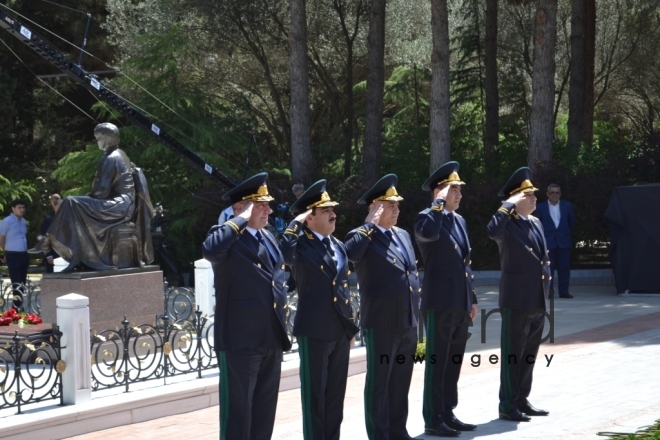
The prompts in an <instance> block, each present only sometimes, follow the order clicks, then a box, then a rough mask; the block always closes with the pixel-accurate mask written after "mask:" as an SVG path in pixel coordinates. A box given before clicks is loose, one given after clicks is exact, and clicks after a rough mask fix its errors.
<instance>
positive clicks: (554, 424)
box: [0, 287, 660, 440]
mask: <svg viewBox="0 0 660 440" xmlns="http://www.w3.org/2000/svg"><path fill="white" fill-rule="evenodd" d="M571 292H572V293H573V294H574V295H575V297H576V298H575V299H573V300H565V299H556V300H555V302H554V343H545V344H543V345H542V347H541V351H540V355H539V360H538V363H537V365H536V368H535V370H534V375H535V378H534V387H533V390H532V395H531V396H530V401H531V402H532V404H534V405H535V406H537V407H539V408H543V409H547V410H549V411H550V416H548V417H535V418H533V419H532V421H531V422H529V423H512V422H505V421H501V420H499V419H498V418H497V415H498V414H497V404H498V398H497V396H498V389H499V364H498V365H492V364H491V363H490V362H489V361H488V358H489V356H490V355H492V354H496V355H499V331H500V329H499V327H500V319H499V315H498V314H497V313H495V314H493V315H492V316H490V317H489V318H488V319H487V321H486V323H485V327H484V328H485V336H486V337H485V342H482V340H481V323H482V318H481V315H480V316H479V317H478V318H477V320H476V321H475V328H474V329H472V330H471V333H473V335H472V337H471V338H470V340H469V341H468V348H467V354H466V358H465V360H464V362H463V368H462V375H461V381H460V383H459V396H460V403H459V406H458V408H457V409H456V411H455V413H456V415H457V416H458V417H459V418H460V419H461V420H463V421H465V422H468V423H475V424H478V425H479V426H478V428H477V431H475V432H473V433H468V432H464V433H463V434H462V435H461V437H460V438H464V439H472V438H492V439H500V438H502V439H504V438H506V439H541V438H542V439H598V438H602V437H598V436H597V433H598V432H603V431H617V432H634V431H635V430H637V429H638V428H639V427H641V426H645V425H648V424H651V423H652V422H653V421H654V420H657V419H660V380H658V371H659V368H660V297H656V296H646V297H617V296H615V295H614V289H613V288H606V287H576V288H574V289H572V290H571ZM478 295H479V298H480V299H479V304H480V308H482V309H484V310H485V312H484V313H488V311H490V310H492V309H494V308H496V305H497V290H496V289H493V288H492V287H482V288H479V290H478ZM548 327H549V326H548V322H546V329H548ZM546 333H547V330H546ZM479 355H480V363H479V365H478V366H477V365H476V364H477V362H476V361H477V359H478V356H479ZM546 357H547V359H551V360H550V361H548V360H546ZM471 360H472V362H471ZM473 364H474V366H473ZM423 379H424V368H423V366H422V365H417V366H416V367H415V370H414V375H413V383H412V387H411V391H410V395H409V405H410V416H409V420H408V431H409V433H410V435H411V436H413V437H416V438H419V439H425V438H434V437H430V436H425V435H424V434H423V432H424V424H423V419H422V392H423ZM364 380H365V375H364V374H359V375H356V376H352V377H350V378H349V381H348V390H347V393H346V399H345V410H344V423H343V425H342V438H343V439H365V438H366V431H365V427H364V410H363V398H362V393H363V388H364ZM0 436H1V434H0ZM182 437H193V438H197V439H206V438H208V439H217V438H218V407H217V406H215V407H211V408H207V409H203V410H199V411H193V412H190V413H186V414H180V415H176V416H169V417H163V418H160V419H155V420H151V421H148V422H143V423H136V424H132V425H126V426H123V427H118V428H113V429H108V430H103V431H98V432H94V433H90V434H86V435H81V436H77V437H71V438H72V439H76V440H83V439H84V440H91V439H106V438H112V439H132V438H135V439H138V438H139V439H152V438H153V439H159V440H167V439H180V438H182ZM273 438H274V439H301V438H302V421H301V409H300V392H299V390H290V391H284V392H281V393H280V397H279V403H278V411H277V420H276V426H275V431H274V435H273Z"/></svg>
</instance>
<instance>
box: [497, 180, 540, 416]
mask: <svg viewBox="0 0 660 440" xmlns="http://www.w3.org/2000/svg"><path fill="white" fill-rule="evenodd" d="M531 176H532V171H531V170H530V169H529V168H527V167H523V168H520V169H519V170H518V171H516V172H515V173H514V174H513V175H512V176H511V178H510V179H509V181H508V182H507V183H506V185H504V187H503V188H502V190H501V191H500V192H499V194H498V197H500V198H502V199H504V200H505V201H504V202H503V203H502V206H501V207H500V209H498V210H497V212H496V213H495V215H494V216H493V218H492V219H491V221H490V223H488V236H489V237H490V238H491V239H493V240H495V241H496V242H497V246H498V247H499V249H500V263H501V266H502V278H501V279H500V300H499V306H500V312H501V314H502V347H501V354H502V356H501V358H500V361H501V370H500V405H499V414H500V419H503V420H511V421H516V422H528V421H529V420H530V418H529V416H546V415H548V411H544V410H540V409H536V408H534V407H533V406H532V405H531V404H530V403H529V400H527V398H528V397H529V394H530V392H531V390H532V372H533V370H534V361H535V360H536V356H537V354H538V351H539V345H540V343H541V337H542V335H543V324H544V322H545V314H544V312H545V310H546V302H547V300H548V288H549V285H550V280H551V278H552V277H551V273H550V259H549V258H548V251H547V247H546V244H545V239H544V237H543V226H542V225H541V222H540V221H539V219H537V218H536V217H533V216H532V215H531V214H532V212H534V209H536V196H535V195H534V191H537V188H534V185H532V182H531V181H530V179H531Z"/></svg>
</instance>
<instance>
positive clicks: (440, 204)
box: [431, 198, 445, 212]
mask: <svg viewBox="0 0 660 440" xmlns="http://www.w3.org/2000/svg"><path fill="white" fill-rule="evenodd" d="M444 210H445V199H443V198H438V199H435V200H434V201H433V203H432V204H431V211H436V212H443V211H444Z"/></svg>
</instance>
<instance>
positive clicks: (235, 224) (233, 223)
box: [223, 217, 248, 234]
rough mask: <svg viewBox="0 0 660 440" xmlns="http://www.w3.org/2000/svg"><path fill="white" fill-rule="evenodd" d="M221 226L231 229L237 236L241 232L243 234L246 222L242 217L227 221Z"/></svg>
mask: <svg viewBox="0 0 660 440" xmlns="http://www.w3.org/2000/svg"><path fill="white" fill-rule="evenodd" d="M223 224H225V225H227V226H229V227H230V228H232V229H233V230H234V231H236V233H237V234H242V233H243V232H245V228H246V227H247V224H248V221H247V220H246V219H244V218H243V217H234V218H233V219H231V220H227V221H226V222H224V223H223Z"/></svg>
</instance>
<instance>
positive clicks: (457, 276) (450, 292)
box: [415, 162, 477, 437]
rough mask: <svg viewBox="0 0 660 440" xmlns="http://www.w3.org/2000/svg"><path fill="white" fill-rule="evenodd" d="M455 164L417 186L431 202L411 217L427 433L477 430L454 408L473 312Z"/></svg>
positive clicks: (474, 298) (467, 245)
mask: <svg viewBox="0 0 660 440" xmlns="http://www.w3.org/2000/svg"><path fill="white" fill-rule="evenodd" d="M458 169H459V165H458V162H447V163H446V164H444V165H442V166H441V167H440V168H438V169H437V170H436V171H435V172H434V173H433V174H432V175H431V177H429V178H428V179H427V180H426V182H425V183H424V185H423V187H422V189H423V190H424V191H432V192H433V203H432V204H431V207H430V208H428V209H425V210H424V211H422V212H420V213H419V214H417V217H416V218H415V239H416V240H417V245H418V246H419V249H420V250H421V251H422V255H423V257H424V282H423V284H422V312H423V313H424V315H425V319H426V329H427V330H426V332H427V338H426V362H425V372H424V404H423V413H424V424H425V428H426V429H425V432H426V434H430V435H437V436H441V437H456V436H458V435H459V434H460V431H473V430H474V429H476V425H471V424H468V423H463V422H461V421H460V420H459V419H458V418H456V416H455V415H454V412H453V410H454V408H456V405H458V378H459V376H460V374H461V363H462V361H463V355H464V354H465V344H466V342H467V338H468V337H467V333H468V329H467V327H468V326H469V325H470V324H471V322H472V320H473V319H474V318H475V317H476V316H477V296H476V294H475V291H474V289H473V287H472V278H473V276H472V269H471V268H470V264H471V261H470V250H471V248H470V240H469V238H468V234H467V228H466V224H465V220H464V219H463V217H461V216H460V215H459V214H457V213H456V212H455V211H456V209H457V208H458V206H459V204H460V202H461V197H462V195H461V186H462V185H465V183H464V182H461V179H460V177H459V176H458ZM434 358H435V359H434ZM434 360H435V362H434Z"/></svg>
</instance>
